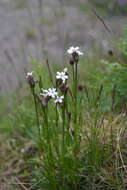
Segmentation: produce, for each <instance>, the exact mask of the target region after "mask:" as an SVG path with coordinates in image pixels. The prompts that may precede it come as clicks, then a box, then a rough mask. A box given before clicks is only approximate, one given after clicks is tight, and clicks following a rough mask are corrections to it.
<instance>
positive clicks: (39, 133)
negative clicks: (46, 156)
mask: <svg viewBox="0 0 127 190" xmlns="http://www.w3.org/2000/svg"><path fill="white" fill-rule="evenodd" d="M32 93H33V97H34V105H35V112H36V119H37V126H38V135H39V138H41V131H40V121H39V113H38V108H37V101H36V95H35V91H34V88H33V89H32Z"/></svg>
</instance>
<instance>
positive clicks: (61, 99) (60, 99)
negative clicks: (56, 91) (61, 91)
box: [54, 96, 64, 104]
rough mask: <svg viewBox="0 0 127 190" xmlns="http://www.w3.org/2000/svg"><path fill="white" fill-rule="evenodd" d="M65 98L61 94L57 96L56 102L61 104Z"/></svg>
mask: <svg viewBox="0 0 127 190" xmlns="http://www.w3.org/2000/svg"><path fill="white" fill-rule="evenodd" d="M63 99H64V96H60V97H58V96H57V98H56V99H55V101H54V102H55V104H58V103H59V104H61V103H62V102H63Z"/></svg>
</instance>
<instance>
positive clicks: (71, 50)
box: [67, 46, 83, 55]
mask: <svg viewBox="0 0 127 190" xmlns="http://www.w3.org/2000/svg"><path fill="white" fill-rule="evenodd" d="M67 53H68V54H70V55H73V54H77V55H83V52H81V51H80V50H79V47H73V46H72V47H70V48H69V49H68V50H67Z"/></svg>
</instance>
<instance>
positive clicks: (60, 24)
mask: <svg viewBox="0 0 127 190" xmlns="http://www.w3.org/2000/svg"><path fill="white" fill-rule="evenodd" d="M126 16H127V0H88V1H87V0H0V95H1V96H3V95H7V94H9V93H11V92H13V91H14V89H16V88H19V87H21V86H22V82H24V78H25V73H26V72H27V71H29V69H30V59H31V58H33V59H37V60H39V61H41V62H42V63H44V62H45V60H46V59H47V58H48V59H49V61H50V62H51V63H60V64H62V63H63V62H64V59H63V58H64V56H65V53H66V50H67V48H68V47H69V46H72V45H73V46H75V45H76V46H80V47H81V48H82V50H83V51H84V52H85V53H91V52H92V51H93V50H94V51H97V50H100V51H101V53H103V54H104V55H105V54H106V53H107V52H108V51H109V50H113V51H115V50H114V49H115V45H114V41H117V40H119V39H120V36H121V34H122V32H123V30H124V26H125V24H126V21H127V20H126Z"/></svg>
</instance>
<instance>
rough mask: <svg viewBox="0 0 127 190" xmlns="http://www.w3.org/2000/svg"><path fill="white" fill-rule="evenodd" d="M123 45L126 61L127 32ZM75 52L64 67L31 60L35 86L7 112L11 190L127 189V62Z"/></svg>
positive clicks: (5, 146)
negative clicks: (24, 189)
mask: <svg viewBox="0 0 127 190" xmlns="http://www.w3.org/2000/svg"><path fill="white" fill-rule="evenodd" d="M125 33H126V31H125ZM120 47H121V50H122V52H123V56H125V57H126V35H125V36H124V39H123V40H122V42H121V43H120ZM71 51H72V50H70V51H69V54H70V57H69V58H67V63H66V64H64V65H55V66H52V67H51V65H50V64H49V63H48V61H47V63H46V65H45V64H42V63H38V62H37V61H35V60H32V61H31V62H32V67H33V71H34V72H33V73H27V76H26V81H27V83H28V84H26V85H25V86H24V87H23V89H20V90H19V91H18V92H16V94H15V97H16V98H15V97H14V98H13V101H14V104H13V105H14V106H12V107H10V110H8V109H4V110H6V112H2V111H1V112H0V114H1V116H2V117H1V118H2V119H1V121H0V132H1V134H3V135H2V137H0V139H1V142H0V143H1V150H2V154H1V158H0V162H1V163H2V164H1V166H0V171H1V173H2V183H3V182H4V183H6V182H7V179H8V180H9V182H10V184H11V185H9V187H7V188H8V189H9V190H11V189H14V190H16V189H20V188H22V189H23V186H24V187H25V188H26V189H27V188H28V189H33V190H34V189H42V190H56V189H58V190H91V189H92V190H102V189H105V190H125V189H126V188H127V183H126V172H127V161H126V160H127V159H126V154H127V151H126V134H127V133H126V129H127V119H126V114H127V105H126V99H127V80H126V77H127V66H126V62H124V61H123V60H124V59H125V57H124V58H123V60H122V59H120V60H119V59H116V58H114V57H113V52H109V59H108V58H107V59H103V60H102V59H101V58H100V56H99V55H97V54H95V55H93V56H88V55H86V54H84V55H83V56H81V57H80V54H81V52H79V50H75V51H73V52H71ZM64 62H65V61H64ZM65 67H66V68H68V69H65ZM58 72H59V73H58ZM61 72H62V73H61ZM49 88H51V89H49ZM55 89H56V90H55ZM21 91H24V94H23V95H22V96H21ZM56 93H58V94H56ZM57 96H59V98H58V97H57ZM61 96H62V97H61ZM63 96H64V97H63ZM16 99H17V100H16ZM3 102H4V101H3V100H2V99H1V105H2V104H3ZM6 103H7V102H6ZM2 107H7V105H6V106H5V105H2ZM8 173H9V174H8ZM8 176H9V177H8ZM14 183H15V184H14ZM12 184H13V185H12Z"/></svg>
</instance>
